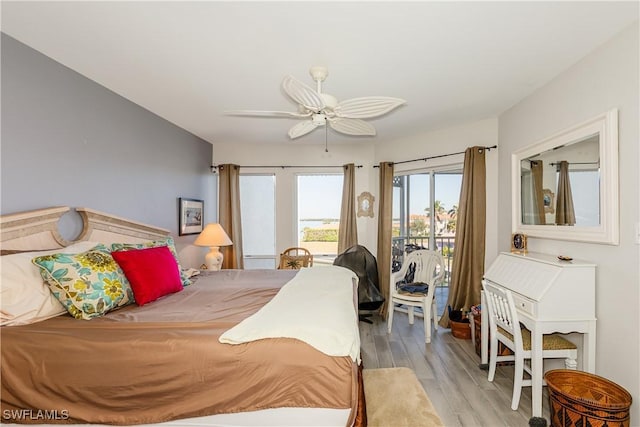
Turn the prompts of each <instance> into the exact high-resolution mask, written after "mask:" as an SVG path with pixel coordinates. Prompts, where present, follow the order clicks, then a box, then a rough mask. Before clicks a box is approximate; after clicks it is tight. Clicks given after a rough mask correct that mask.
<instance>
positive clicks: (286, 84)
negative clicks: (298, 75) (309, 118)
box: [282, 76, 325, 112]
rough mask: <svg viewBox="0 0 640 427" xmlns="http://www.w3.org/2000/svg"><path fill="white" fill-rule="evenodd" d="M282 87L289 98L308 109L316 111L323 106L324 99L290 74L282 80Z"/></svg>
mask: <svg viewBox="0 0 640 427" xmlns="http://www.w3.org/2000/svg"><path fill="white" fill-rule="evenodd" d="M282 88H283V89H284V91H285V92H286V93H287V95H289V96H290V97H291V99H293V100H294V101H296V102H297V103H298V104H300V105H302V106H304V107H305V108H306V109H308V110H311V111H315V112H318V111H320V110H322V109H323V108H324V107H325V104H324V101H323V100H322V97H321V96H320V95H319V94H318V92H316V91H315V90H313V89H312V88H310V87H309V86H307V85H306V84H304V83H302V82H299V81H298V80H296V79H294V78H293V77H291V76H286V77H285V78H284V79H283V80H282Z"/></svg>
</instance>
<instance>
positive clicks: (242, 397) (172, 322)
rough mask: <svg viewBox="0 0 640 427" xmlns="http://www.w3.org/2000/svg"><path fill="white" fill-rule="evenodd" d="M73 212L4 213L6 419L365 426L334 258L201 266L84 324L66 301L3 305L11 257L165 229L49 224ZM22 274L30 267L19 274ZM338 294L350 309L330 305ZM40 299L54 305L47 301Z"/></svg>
mask: <svg viewBox="0 0 640 427" xmlns="http://www.w3.org/2000/svg"><path fill="white" fill-rule="evenodd" d="M69 211H70V208H67V207H57V208H49V209H42V210H37V211H31V212H25V213H20V214H15V215H5V216H3V217H2V218H0V224H1V226H2V228H1V231H2V232H1V241H2V247H1V249H2V251H3V254H4V256H3V257H2V258H1V259H2V260H3V264H2V265H3V269H2V270H3V271H2V275H3V276H2V278H3V285H2V287H3V289H2V298H3V302H2V313H1V314H2V317H3V325H5V326H3V327H2V328H0V339H1V342H2V347H1V352H2V365H1V382H2V385H1V390H0V393H1V394H0V396H1V410H2V411H1V414H2V421H3V422H20V423H40V424H43V423H46V424H55V423H69V422H72V423H84V424H115V425H131V424H136V425H145V424H153V425H157V424H159V423H165V424H167V425H236V426H239V425H278V426H286V425H337V426H338V425H339V426H351V425H362V424H363V422H364V421H363V418H364V417H363V415H364V398H363V390H362V384H361V375H360V369H359V366H358V365H359V345H360V344H359V337H358V336H357V335H358V333H357V310H356V304H355V300H354V296H355V293H356V292H355V287H356V282H355V280H354V275H353V273H351V274H348V273H346V272H345V271H340V270H345V269H340V267H335V269H339V270H334V268H327V267H318V268H311V269H303V270H301V271H291V270H254V271H249V270H247V271H240V270H226V271H225V270H223V271H219V272H203V273H201V274H199V275H198V276H195V277H193V278H191V279H190V280H191V281H192V283H191V284H189V285H188V286H184V288H181V290H180V291H177V292H175V293H170V294H168V295H165V296H162V297H160V298H159V299H157V300H155V301H151V302H149V303H148V304H144V305H142V306H138V305H136V304H128V305H124V306H122V307H118V308H117V309H114V310H112V311H109V312H108V313H106V314H104V315H96V316H95V317H93V318H91V319H90V320H80V319H76V318H74V317H72V316H71V315H69V314H68V313H72V311H68V312H66V310H64V307H63V309H62V313H61V314H60V313H58V314H52V311H51V307H49V308H48V309H46V310H45V309H43V308H42V307H44V306H45V305H46V304H44V303H43V305H42V307H38V308H37V309H33V310H31V311H30V315H29V318H28V319H26V320H25V319H22V318H20V316H16V312H17V310H13V308H12V307H13V306H9V301H10V300H11V301H12V300H13V299H12V298H13V297H12V295H13V294H11V290H10V289H8V287H9V284H10V283H14V286H16V285H15V283H19V282H20V279H19V278H20V277H21V276H18V280H16V274H17V273H16V272H15V271H13V270H12V268H13V267H11V266H12V264H11V263H10V261H11V260H12V259H14V258H15V259H16V260H18V261H20V260H21V261H20V262H24V260H25V259H27V258H29V257H32V256H38V255H39V254H45V255H40V258H38V259H45V260H47V259H48V258H47V257H48V256H49V255H46V254H47V252H37V253H32V252H27V253H25V251H40V250H45V249H47V250H51V251H53V252H55V253H56V254H59V253H61V252H62V253H63V252H65V250H69V251H71V250H72V249H73V248H75V250H79V251H83V250H84V251H86V250H87V249H86V248H87V247H92V246H93V245H94V244H96V243H101V244H103V245H105V246H108V245H113V244H114V243H117V244H121V245H144V244H146V243H145V242H149V241H158V240H162V239H166V238H167V236H168V234H169V232H168V230H164V229H160V228H157V227H152V226H149V225H145V224H141V223H137V222H134V221H130V220H127V219H124V218H119V217H116V216H113V215H108V214H104V213H101V212H97V211H94V210H91V209H85V208H77V209H76V212H77V213H78V214H79V216H80V218H82V231H81V232H80V235H79V237H78V239H76V241H74V242H69V241H67V240H65V239H64V238H63V237H62V236H61V235H60V233H59V231H58V223H59V221H60V218H61V217H63V216H64V215H66V214H67V213H68V212H69ZM110 247H111V248H113V246H110ZM144 248H145V249H146V248H147V246H144ZM155 249H158V248H154V250H155ZM165 249H166V248H165ZM92 250H94V249H92ZM14 252H16V253H14ZM134 252H138V253H140V254H142V253H144V252H151V251H134ZM82 253H86V252H82ZM163 254H164V252H163ZM132 255H133V254H132ZM174 255H175V254H174ZM56 256H58V255H56ZM11 257H13V258H11ZM113 257H114V258H115V257H116V255H115V254H114V255H113ZM18 261H15V262H16V263H17V262H18ZM32 267H33V269H35V271H36V272H37V271H38V268H37V267H36V266H35V265H33V266H32ZM25 268H26V267H25ZM123 268H124V267H123ZM158 270H160V271H161V270H162V268H160V267H159V268H158ZM12 271H13V273H14V277H13V278H11V277H9V274H10V273H11V272H12ZM17 271H19V272H20V271H21V270H17ZM27 273H28V274H32V275H33V274H34V273H33V271H32V270H30V271H26V272H24V271H23V272H22V273H21V274H23V275H26V274H27ZM349 273H350V272H349ZM38 274H39V273H38ZM127 277H129V274H128V272H127ZM5 278H6V280H5ZM32 279H33V278H32ZM182 279H185V277H184V276H183V277H180V280H182ZM25 280H26V279H25ZM5 282H6V283H5ZM132 284H133V282H132ZM323 284H324V285H323ZM40 285H41V287H43V286H45V285H44V284H42V281H40ZM345 289H348V293H346V292H345ZM13 292H14V293H16V290H15V289H14V290H13ZM40 292H41V293H43V292H44V293H46V288H45V290H44V291H42V289H40ZM22 294H24V292H22ZM325 294H327V295H326V298H325ZM136 295H138V294H136ZM41 297H43V296H42V295H40V296H39V297H38V298H41ZM47 297H48V298H52V297H51V295H47ZM332 298H333V299H332ZM335 298H338V299H337V300H335ZM35 299H37V298H35V297H33V298H30V300H29V301H26V302H24V304H26V305H28V304H32V303H33V300H35ZM5 300H6V301H5ZM345 300H346V302H347V305H348V306H349V307H350V308H348V309H344V310H343V309H340V308H338V307H340V306H342V307H345ZM336 301H337V302H336ZM46 303H47V304H49V305H50V306H55V300H54V301H46ZM18 305H20V304H18ZM58 305H59V304H58ZM56 307H57V306H56ZM57 309H58V310H60V307H57ZM26 311H29V310H26ZM34 312H35V314H34ZM12 316H13V317H12ZM74 316H75V314H74ZM322 329H324V330H322Z"/></svg>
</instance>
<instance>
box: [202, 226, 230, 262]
mask: <svg viewBox="0 0 640 427" xmlns="http://www.w3.org/2000/svg"><path fill="white" fill-rule="evenodd" d="M232 244H233V242H232V241H231V239H229V236H227V233H225V231H224V229H223V228H222V226H221V225H220V224H217V223H212V224H207V226H206V227H205V228H204V230H202V232H201V233H200V235H199V236H198V238H197V239H196V241H195V242H194V245H196V246H209V247H210V248H211V250H210V251H209V253H207V255H206V256H205V258H204V264H205V265H206V266H207V269H208V270H213V271H218V270H220V269H221V268H222V259H223V255H222V252H220V246H229V245H232Z"/></svg>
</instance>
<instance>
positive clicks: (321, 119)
mask: <svg viewBox="0 0 640 427" xmlns="http://www.w3.org/2000/svg"><path fill="white" fill-rule="evenodd" d="M311 120H312V121H313V124H314V125H316V126H324V125H325V124H326V123H327V116H325V115H324V114H321V113H320V114H314V115H313V116H311Z"/></svg>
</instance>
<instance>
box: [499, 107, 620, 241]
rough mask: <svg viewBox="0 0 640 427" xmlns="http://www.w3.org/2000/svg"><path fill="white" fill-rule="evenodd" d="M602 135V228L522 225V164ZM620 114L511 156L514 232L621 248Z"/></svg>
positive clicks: (611, 113)
mask: <svg viewBox="0 0 640 427" xmlns="http://www.w3.org/2000/svg"><path fill="white" fill-rule="evenodd" d="M594 133H599V135H600V146H599V149H600V225H599V226H597V227H581V226H567V225H560V226H559V225H551V224H550V225H528V224H523V223H522V202H521V188H520V186H521V166H520V165H521V161H522V160H524V159H527V158H529V157H532V156H535V155H536V154H539V153H543V152H545V151H548V150H551V149H553V148H556V147H560V146H562V145H568V144H571V143H572V142H575V141H578V140H581V139H584V138H586V137H587V136H589V135H593V134H594ZM618 179H619V178H618V110H617V109H612V110H610V111H607V112H606V113H603V114H600V115H598V116H597V117H594V118H592V119H590V120H587V121H585V122H583V123H580V124H578V125H576V126H573V127H571V128H569V129H566V130H564V131H562V132H559V133H557V134H555V135H553V136H551V137H549V138H546V139H544V140H542V141H539V142H537V143H535V144H533V145H530V146H528V147H525V148H523V149H521V150H518V151H515V152H514V153H513V154H512V155H511V191H512V197H511V200H512V205H511V208H512V209H511V229H512V232H514V233H524V234H526V235H528V236H532V237H540V238H546V239H556V240H571V241H577V242H592V243H602V244H608V245H618V244H619V241H620V232H619V227H620V225H619V195H618V191H619V190H618Z"/></svg>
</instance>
